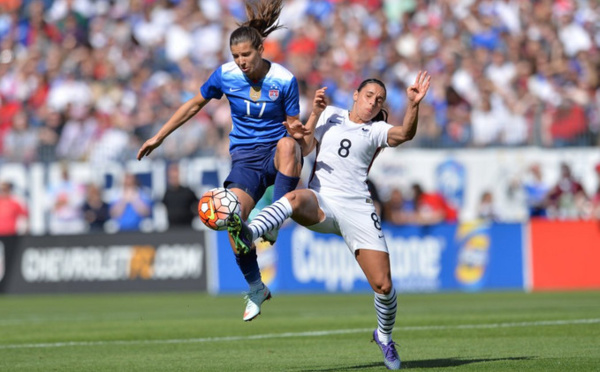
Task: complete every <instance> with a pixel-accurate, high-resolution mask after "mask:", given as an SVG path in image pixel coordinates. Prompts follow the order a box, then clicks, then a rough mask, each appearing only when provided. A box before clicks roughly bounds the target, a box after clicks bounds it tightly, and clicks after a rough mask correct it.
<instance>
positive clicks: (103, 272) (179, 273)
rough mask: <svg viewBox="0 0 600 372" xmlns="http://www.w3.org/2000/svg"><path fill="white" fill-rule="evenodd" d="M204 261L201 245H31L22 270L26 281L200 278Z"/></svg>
mask: <svg viewBox="0 0 600 372" xmlns="http://www.w3.org/2000/svg"><path fill="white" fill-rule="evenodd" d="M203 260H204V248H203V247H202V246H201V245H199V244H164V245H160V246H158V247H154V246H152V245H144V246H133V245H118V246H104V247H94V246H87V247H72V248H64V247H53V248H43V249H41V248H33V247H30V248H27V249H25V251H24V252H23V257H22V260H21V273H22V275H23V278H24V279H25V281H26V282H73V281H113V280H132V279H150V280H164V279H196V278H199V277H200V276H201V275H202V268H203Z"/></svg>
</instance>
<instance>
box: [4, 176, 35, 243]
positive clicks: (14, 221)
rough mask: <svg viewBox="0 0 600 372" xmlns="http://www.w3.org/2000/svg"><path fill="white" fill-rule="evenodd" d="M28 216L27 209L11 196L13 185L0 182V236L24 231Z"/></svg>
mask: <svg viewBox="0 0 600 372" xmlns="http://www.w3.org/2000/svg"><path fill="white" fill-rule="evenodd" d="M28 216H29V214H28V212H27V208H26V207H25V206H24V205H23V204H22V203H21V202H20V201H19V200H18V199H17V198H16V197H15V196H14V195H13V185H12V184H11V183H10V182H7V181H2V182H0V236H11V235H17V234H18V233H20V232H24V231H26V227H27V226H26V222H27V221H26V219H27V217H28ZM20 229H21V230H20Z"/></svg>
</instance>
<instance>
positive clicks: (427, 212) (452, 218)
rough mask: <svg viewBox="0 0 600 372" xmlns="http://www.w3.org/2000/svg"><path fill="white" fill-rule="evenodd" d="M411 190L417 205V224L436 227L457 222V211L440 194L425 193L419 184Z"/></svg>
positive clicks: (415, 184) (414, 185)
mask: <svg viewBox="0 0 600 372" xmlns="http://www.w3.org/2000/svg"><path fill="white" fill-rule="evenodd" d="M411 188H412V192H413V203H414V205H415V223H417V224H419V225H435V224H439V223H443V222H456V221H457V218H458V216H457V212H456V210H454V208H452V207H451V206H450V204H448V202H447V201H446V200H445V199H444V197H443V196H442V195H441V194H440V193H437V192H424V191H423V188H422V187H421V185H420V184H419V183H414V184H413V185H412V187H411Z"/></svg>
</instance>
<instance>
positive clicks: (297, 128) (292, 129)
mask: <svg viewBox="0 0 600 372" xmlns="http://www.w3.org/2000/svg"><path fill="white" fill-rule="evenodd" d="M283 125H284V126H285V128H286V129H287V131H288V133H289V134H290V136H292V138H294V139H295V140H301V139H303V138H304V136H307V135H309V134H310V131H309V130H308V129H306V127H305V126H304V125H303V124H302V122H301V121H300V120H296V121H294V122H292V123H288V122H287V121H284V122H283Z"/></svg>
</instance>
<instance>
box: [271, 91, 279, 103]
mask: <svg viewBox="0 0 600 372" xmlns="http://www.w3.org/2000/svg"><path fill="white" fill-rule="evenodd" d="M269 98H270V99H271V101H275V100H276V99H277V98H279V90H277V89H270V90H269Z"/></svg>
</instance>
